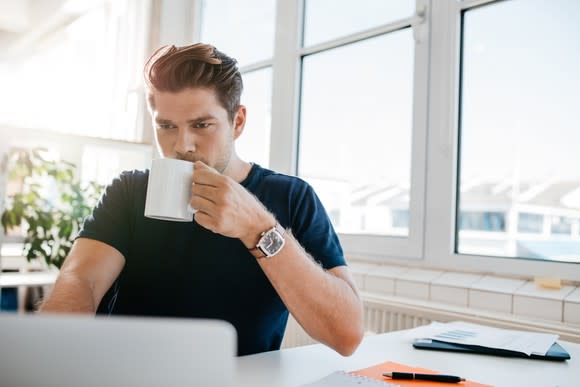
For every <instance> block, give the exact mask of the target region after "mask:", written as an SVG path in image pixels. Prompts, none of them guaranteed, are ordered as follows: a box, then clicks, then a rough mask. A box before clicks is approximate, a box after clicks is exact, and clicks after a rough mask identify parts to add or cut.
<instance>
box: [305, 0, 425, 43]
mask: <svg viewBox="0 0 580 387" xmlns="http://www.w3.org/2000/svg"><path fill="white" fill-rule="evenodd" d="M304 7H305V10H304V39H303V40H304V46H312V45H315V44H319V43H322V42H325V41H329V40H333V39H336V38H340V37H343V36H348V35H350V34H352V33H356V32H360V31H365V30H370V29H372V28H375V27H380V26H382V25H385V24H387V23H391V22H394V21H397V20H401V19H404V18H407V17H409V15H412V14H413V12H414V10H415V2H414V1H413V0H389V1H384V0H358V1H356V2H354V1H351V0H306V1H305V4H304Z"/></svg>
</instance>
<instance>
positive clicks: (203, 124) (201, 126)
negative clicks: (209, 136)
mask: <svg viewBox="0 0 580 387" xmlns="http://www.w3.org/2000/svg"><path fill="white" fill-rule="evenodd" d="M210 125H211V124H209V123H207V122H198V123H197V124H195V125H193V127H194V128H196V129H205V128H209V126H210Z"/></svg>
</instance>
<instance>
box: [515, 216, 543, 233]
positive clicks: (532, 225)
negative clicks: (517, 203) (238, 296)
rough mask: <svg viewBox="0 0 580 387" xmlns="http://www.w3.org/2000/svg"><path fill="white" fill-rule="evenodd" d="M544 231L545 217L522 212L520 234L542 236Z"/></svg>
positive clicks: (519, 218) (519, 224) (519, 219)
mask: <svg viewBox="0 0 580 387" xmlns="http://www.w3.org/2000/svg"><path fill="white" fill-rule="evenodd" d="M543 229H544V217H543V216H542V215H538V214H529V213H526V212H522V213H520V214H518V232H521V233H534V234H541V233H542V231H543Z"/></svg>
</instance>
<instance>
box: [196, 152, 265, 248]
mask: <svg viewBox="0 0 580 387" xmlns="http://www.w3.org/2000/svg"><path fill="white" fill-rule="evenodd" d="M189 205H190V206H191V207H192V208H195V209H196V210H197V213H196V214H195V221H196V222H197V223H198V224H199V225H201V226H203V227H205V228H207V229H208V230H211V231H213V232H215V233H218V234H221V235H224V236H227V237H231V238H239V239H240V240H241V241H242V242H243V243H244V245H246V247H247V248H252V247H254V245H255V243H256V242H257V237H258V236H259V235H260V233H261V232H263V231H265V230H267V229H268V228H270V227H273V226H274V224H275V223H276V221H275V219H274V216H273V215H272V214H270V213H269V212H268V211H267V210H266V209H265V208H264V206H263V205H262V203H260V202H259V201H258V200H257V199H256V198H255V197H254V196H252V195H251V194H250V193H249V192H248V191H247V190H246V189H245V188H244V187H242V186H241V185H240V184H238V183H237V182H236V181H234V180H233V179H232V178H230V177H228V176H224V175H222V174H220V173H219V172H218V171H216V170H215V169H213V168H211V167H209V166H207V165H206V164H204V163H203V162H201V161H196V162H195V167H194V172H193V185H192V186H191V201H190V202H189Z"/></svg>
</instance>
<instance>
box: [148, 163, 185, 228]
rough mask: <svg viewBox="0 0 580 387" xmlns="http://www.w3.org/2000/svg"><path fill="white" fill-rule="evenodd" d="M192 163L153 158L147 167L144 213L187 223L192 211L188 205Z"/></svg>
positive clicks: (155, 217) (161, 218) (151, 216)
mask: <svg viewBox="0 0 580 387" xmlns="http://www.w3.org/2000/svg"><path fill="white" fill-rule="evenodd" d="M192 184H193V163H192V162H190V161H185V160H176V159H155V160H153V161H152V163H151V169H150V170H149V182H148V183H147V199H146V201H145V216H146V217H148V218H153V219H160V220H169V221H173V222H191V221H192V220H193V214H194V213H195V211H194V210H193V209H192V208H191V207H190V206H189V201H190V200H191V185H192Z"/></svg>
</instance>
